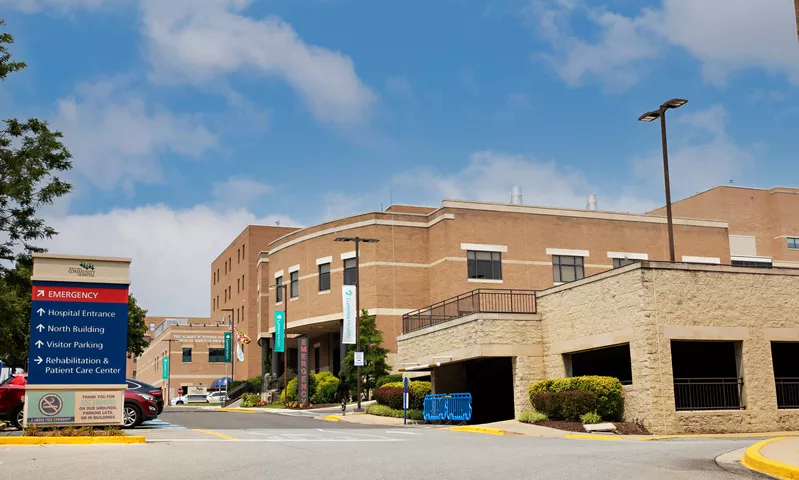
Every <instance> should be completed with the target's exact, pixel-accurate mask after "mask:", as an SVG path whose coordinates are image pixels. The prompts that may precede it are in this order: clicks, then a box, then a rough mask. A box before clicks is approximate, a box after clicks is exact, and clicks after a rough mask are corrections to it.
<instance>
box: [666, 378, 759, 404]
mask: <svg viewBox="0 0 799 480" xmlns="http://www.w3.org/2000/svg"><path fill="white" fill-rule="evenodd" d="M743 384H744V381H743V378H734V377H733V378H675V379H674V404H675V407H676V408H677V411H684V410H743V409H744V408H746V407H745V406H744V405H743V403H742V402H741V390H742V388H743Z"/></svg>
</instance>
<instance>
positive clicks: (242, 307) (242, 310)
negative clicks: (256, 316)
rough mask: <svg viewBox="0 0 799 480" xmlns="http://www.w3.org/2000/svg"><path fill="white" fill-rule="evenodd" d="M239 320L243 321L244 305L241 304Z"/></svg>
mask: <svg viewBox="0 0 799 480" xmlns="http://www.w3.org/2000/svg"><path fill="white" fill-rule="evenodd" d="M241 321H244V305H242V306H241Z"/></svg>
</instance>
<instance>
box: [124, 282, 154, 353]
mask: <svg viewBox="0 0 799 480" xmlns="http://www.w3.org/2000/svg"><path fill="white" fill-rule="evenodd" d="M146 316H147V310H145V309H143V308H141V307H140V306H139V305H138V304H137V303H136V297H134V296H133V295H128V355H130V356H132V357H133V358H136V357H138V356H139V355H141V354H142V353H144V349H145V348H147V346H148V345H149V344H150V343H149V342H148V341H147V340H145V339H144V334H145V333H146V332H147V324H146V323H145V322H144V318H145V317H146Z"/></svg>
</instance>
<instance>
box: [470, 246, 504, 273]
mask: <svg viewBox="0 0 799 480" xmlns="http://www.w3.org/2000/svg"><path fill="white" fill-rule="evenodd" d="M466 269H467V271H468V274H469V278H480V279H486V280H502V254H501V253H499V252H480V251H473V250H469V251H467V252H466Z"/></svg>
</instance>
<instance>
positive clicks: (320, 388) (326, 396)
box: [311, 372, 339, 405]
mask: <svg viewBox="0 0 799 480" xmlns="http://www.w3.org/2000/svg"><path fill="white" fill-rule="evenodd" d="M315 377H316V392H314V394H313V396H312V397H311V403H315V404H317V405H323V404H325V403H335V402H336V399H335V397H336V390H338V383H339V381H338V378H336V377H334V376H333V374H332V373H330V372H321V373H317V374H316V375H315Z"/></svg>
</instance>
